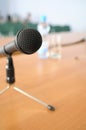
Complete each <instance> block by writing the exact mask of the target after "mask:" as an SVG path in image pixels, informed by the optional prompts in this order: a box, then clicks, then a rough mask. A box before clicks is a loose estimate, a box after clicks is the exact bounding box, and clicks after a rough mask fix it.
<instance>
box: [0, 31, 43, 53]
mask: <svg viewBox="0 0 86 130" xmlns="http://www.w3.org/2000/svg"><path fill="white" fill-rule="evenodd" d="M41 44H42V37H41V34H40V33H39V32H38V31H37V30H34V29H25V30H21V31H20V32H19V33H18V34H17V36H16V38H15V40H14V41H11V42H9V43H8V44H6V45H4V46H2V47H0V54H1V55H11V54H12V53H14V52H15V51H21V52H23V53H25V54H33V53H34V52H36V51H37V50H38V49H39V48H40V46H41Z"/></svg>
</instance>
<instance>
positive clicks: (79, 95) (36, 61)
mask: <svg viewBox="0 0 86 130" xmlns="http://www.w3.org/2000/svg"><path fill="white" fill-rule="evenodd" d="M4 40H5V41H9V40H8V39H6V38H5V39H4ZM3 43H4V41H3ZM13 61H14V67H15V77H16V82H15V84H13V85H12V86H11V87H10V89H8V90H7V91H6V92H5V93H3V94H1V95H0V130H86V42H83V43H80V44H77V45H73V46H68V47H63V48H62V59H60V60H58V59H52V58H48V59H40V58H39V57H38V55H37V53H34V54H32V55H25V54H14V55H13ZM5 65H6V57H1V58H0V90H2V89H3V88H5V87H6V86H7V83H6V74H5ZM14 86H17V87H18V88H20V89H22V90H24V91H25V92H27V93H29V94H31V95H32V96H35V97H36V98H38V99H40V100H42V101H44V102H45V103H47V104H51V105H53V106H54V107H55V108H56V110H55V111H50V110H48V109H47V108H46V107H45V106H43V105H41V104H39V103H37V102H35V101H33V100H32V99H30V98H27V97H26V96H24V95H22V94H20V93H18V92H16V91H15V90H14V89H13V87H14Z"/></svg>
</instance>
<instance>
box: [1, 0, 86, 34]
mask: <svg viewBox="0 0 86 130" xmlns="http://www.w3.org/2000/svg"><path fill="white" fill-rule="evenodd" d="M85 10H86V0H51V1H50V0H43V1H42V0H35V1H34V0H22V1H21V0H0V35H5V36H7V35H15V34H16V33H17V32H18V31H19V30H21V29H23V28H28V27H30V28H33V29H37V25H38V23H39V22H40V17H41V16H43V15H45V16H46V18H47V23H48V24H49V25H50V28H51V29H50V31H49V33H53V32H68V31H72V32H85V31H86V13H85Z"/></svg>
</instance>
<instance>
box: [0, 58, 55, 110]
mask: <svg viewBox="0 0 86 130" xmlns="http://www.w3.org/2000/svg"><path fill="white" fill-rule="evenodd" d="M6 81H7V83H8V86H7V87H6V88H4V89H3V90H1V91H0V94H3V93H4V92H5V91H7V90H8V89H9V88H10V87H11V85H12V84H14V83H15V69H14V64H13V59H12V56H11V55H8V56H7V64H6ZM13 89H14V90H15V91H17V92H19V93H21V94H23V95H25V96H26V97H28V98H31V99H32V100H34V101H36V102H38V103H40V104H41V105H44V106H45V107H47V108H48V109H49V110H51V111H54V110H55V108H54V107H53V106H52V105H48V104H47V103H45V102H44V101H41V100H39V99H38V98H36V97H34V96H32V95H30V94H28V93H27V92H25V91H23V90H21V89H20V88H18V87H16V86H13Z"/></svg>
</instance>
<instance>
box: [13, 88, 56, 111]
mask: <svg viewBox="0 0 86 130" xmlns="http://www.w3.org/2000/svg"><path fill="white" fill-rule="evenodd" d="M13 88H14V90H16V91H17V92H19V93H21V94H23V95H25V96H26V97H28V98H31V99H33V100H34V101H36V102H38V103H40V104H42V105H44V106H45V107H47V108H48V109H49V110H51V111H54V110H55V108H54V107H53V106H51V105H48V104H47V103H45V102H43V101H41V100H39V99H38V98H36V97H33V96H32V95H30V94H28V93H26V92H24V91H23V90H21V89H19V88H17V87H13Z"/></svg>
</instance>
